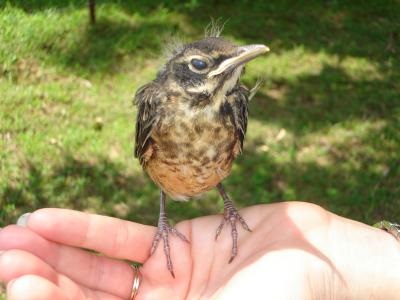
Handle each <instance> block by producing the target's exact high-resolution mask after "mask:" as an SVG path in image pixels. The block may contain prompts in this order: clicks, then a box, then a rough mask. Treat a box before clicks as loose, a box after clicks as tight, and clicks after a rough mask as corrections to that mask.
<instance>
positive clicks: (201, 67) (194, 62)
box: [190, 58, 207, 70]
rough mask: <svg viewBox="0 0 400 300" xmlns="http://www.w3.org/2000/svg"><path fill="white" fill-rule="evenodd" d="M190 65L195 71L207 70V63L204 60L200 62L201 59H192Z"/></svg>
mask: <svg viewBox="0 0 400 300" xmlns="http://www.w3.org/2000/svg"><path fill="white" fill-rule="evenodd" d="M190 63H191V65H192V66H193V67H195V68H196V69H197V70H204V69H205V68H207V63H206V62H205V61H204V60H201V59H198V58H193V59H192V60H191V61H190Z"/></svg>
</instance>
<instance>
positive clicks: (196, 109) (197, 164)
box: [135, 36, 269, 277]
mask: <svg viewBox="0 0 400 300" xmlns="http://www.w3.org/2000/svg"><path fill="white" fill-rule="evenodd" d="M267 51H269V49H268V47H267V46H264V45H248V46H237V45H235V44H233V43H231V42H229V41H227V40H225V39H223V38H221V37H218V36H215V37H207V38H204V39H202V40H199V41H196V42H193V43H189V44H186V45H183V46H180V47H177V48H176V49H174V51H173V52H172V55H171V57H170V59H169V60H168V61H167V63H166V64H165V66H164V67H163V68H162V69H161V71H159V73H158V74H157V77H156V79H155V80H153V81H152V82H150V83H148V84H146V85H144V86H142V87H141V88H139V89H138V91H137V92H136V95H135V103H136V105H137V108H138V113H137V122H136V146H135V156H136V157H138V158H139V160H140V164H141V165H142V167H143V169H144V170H145V171H146V172H147V173H148V174H149V175H150V177H151V179H152V180H153V181H154V182H155V183H156V184H157V185H158V186H159V187H160V190H161V191H160V215H159V220H158V230H157V233H156V235H155V237H154V241H153V244H152V248H151V254H153V253H154V251H155V250H156V248H157V246H158V244H159V242H160V240H161V239H162V240H163V243H164V252H165V256H166V260H167V267H168V270H169V271H170V272H171V274H172V276H173V277H175V275H174V272H173V265H172V261H171V257H170V246H169V238H168V236H169V234H170V233H173V234H176V235H177V236H178V237H179V238H181V239H182V240H184V241H186V242H188V240H187V238H186V237H185V236H184V235H183V234H181V233H180V232H179V231H177V230H176V229H175V228H173V227H172V226H170V224H169V222H168V219H167V214H166V209H165V200H166V195H169V196H170V197H171V198H172V199H174V200H181V201H182V200H183V201H185V200H188V199H189V198H191V197H194V196H197V195H200V194H202V193H204V192H206V191H209V190H211V189H213V188H217V189H218V191H219V193H220V195H221V197H222V199H223V201H224V216H223V219H222V221H221V223H220V225H219V226H218V228H217V231H216V239H217V238H218V236H219V234H220V233H221V230H222V228H223V226H224V224H225V223H227V224H228V226H230V229H231V235H232V251H231V256H230V259H229V262H231V261H232V260H233V259H234V258H235V256H236V255H237V252H238V246H237V238H238V232H237V228H236V223H237V222H239V223H240V224H241V226H242V227H243V228H244V229H245V230H248V231H250V228H249V226H248V225H247V224H246V222H245V220H244V219H243V218H242V217H241V216H240V214H239V213H238V210H237V209H236V208H235V206H234V204H233V202H232V201H231V199H230V198H229V196H228V195H227V193H226V192H225V190H224V188H223V186H222V183H221V182H222V181H223V180H224V178H226V177H227V176H228V175H229V174H230V171H231V167H232V163H233V161H234V159H235V158H236V157H237V156H238V155H239V154H240V153H241V152H242V149H243V141H244V138H245V134H246V127H247V115H248V103H249V100H250V99H251V97H252V96H254V94H255V92H256V90H257V86H256V87H255V88H253V89H252V90H249V89H247V88H246V87H245V86H243V85H241V84H240V76H241V75H242V73H243V70H244V65H245V63H247V62H248V61H250V60H252V59H254V58H256V57H257V56H259V55H261V54H264V53H266V52H267Z"/></svg>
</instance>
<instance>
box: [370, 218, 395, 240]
mask: <svg viewBox="0 0 400 300" xmlns="http://www.w3.org/2000/svg"><path fill="white" fill-rule="evenodd" d="M373 226H374V227H376V228H379V229H382V230H385V231H387V232H389V233H390V234H391V235H393V236H394V237H395V238H396V239H397V240H398V241H399V242H400V224H397V223H391V222H389V221H385V220H383V221H380V222H378V223H376V224H374V225H373Z"/></svg>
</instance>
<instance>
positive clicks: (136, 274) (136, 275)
mask: <svg viewBox="0 0 400 300" xmlns="http://www.w3.org/2000/svg"><path fill="white" fill-rule="evenodd" d="M131 267H132V269H133V283H132V292H131V297H130V298H129V299H130V300H134V299H135V298H136V295H137V294H138V292H139V286H140V283H141V282H142V274H141V273H140V270H139V266H137V265H131Z"/></svg>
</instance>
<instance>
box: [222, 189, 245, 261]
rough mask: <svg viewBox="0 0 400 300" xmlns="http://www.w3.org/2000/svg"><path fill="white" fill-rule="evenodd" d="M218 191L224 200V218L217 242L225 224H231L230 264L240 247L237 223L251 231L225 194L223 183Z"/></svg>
mask: <svg viewBox="0 0 400 300" xmlns="http://www.w3.org/2000/svg"><path fill="white" fill-rule="evenodd" d="M217 189H218V192H219V194H220V195H221V197H222V199H223V200H224V217H223V219H222V221H221V223H220V224H219V226H218V228H217V233H216V235H215V240H217V239H218V236H219V235H220V233H221V231H222V228H223V227H224V225H225V223H229V224H230V225H231V234H232V253H231V258H230V259H229V263H231V262H232V260H233V259H234V258H235V257H236V255H237V251H238V246H237V239H238V232H237V229H236V222H237V221H239V222H240V224H242V226H243V228H244V229H246V230H247V231H251V230H250V228H249V226H248V225H247V224H246V221H245V220H244V219H243V217H242V216H241V215H240V214H239V212H238V210H237V209H236V208H235V206H234V204H233V202H232V200H231V199H229V196H228V195H227V193H226V192H225V190H224V188H223V186H222V184H221V183H219V184H218V185H217Z"/></svg>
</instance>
